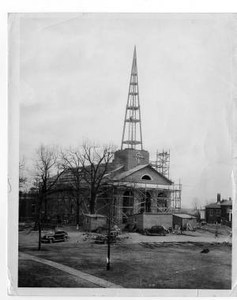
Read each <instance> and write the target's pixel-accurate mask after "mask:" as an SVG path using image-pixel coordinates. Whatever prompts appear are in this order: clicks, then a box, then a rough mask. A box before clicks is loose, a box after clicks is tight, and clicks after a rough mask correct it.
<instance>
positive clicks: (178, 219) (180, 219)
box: [173, 214, 197, 230]
mask: <svg viewBox="0 0 237 300" xmlns="http://www.w3.org/2000/svg"><path fill="white" fill-rule="evenodd" d="M176 226H179V227H180V228H182V229H183V230H187V229H192V228H195V227H196V226H197V218H196V217H194V216H191V215H188V214H174V215H173V227H174V228H175V227H176Z"/></svg>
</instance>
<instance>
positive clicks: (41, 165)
mask: <svg viewBox="0 0 237 300" xmlns="http://www.w3.org/2000/svg"><path fill="white" fill-rule="evenodd" d="M36 154H37V158H36V180H35V185H36V186H37V189H38V210H37V212H38V213H37V217H38V218H37V223H38V229H39V242H38V249H39V250H40V249H41V226H42V210H43V205H44V218H45V219H47V200H48V196H49V195H50V194H51V193H52V191H53V189H54V187H55V185H56V184H57V182H58V179H59V177H60V176H61V175H62V172H59V169H58V167H59V164H58V158H59V156H58V152H57V149H56V148H54V147H48V146H44V145H40V147H39V148H38V149H37V151H36Z"/></svg>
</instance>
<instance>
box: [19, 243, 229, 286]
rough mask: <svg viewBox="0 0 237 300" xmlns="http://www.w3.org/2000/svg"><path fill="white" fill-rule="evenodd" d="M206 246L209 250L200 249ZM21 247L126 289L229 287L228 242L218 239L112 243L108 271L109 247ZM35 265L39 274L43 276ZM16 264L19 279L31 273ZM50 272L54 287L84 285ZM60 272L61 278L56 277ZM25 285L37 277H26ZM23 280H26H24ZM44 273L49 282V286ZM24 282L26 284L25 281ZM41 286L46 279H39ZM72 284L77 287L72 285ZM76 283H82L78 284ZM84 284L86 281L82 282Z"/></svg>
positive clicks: (74, 244) (81, 245)
mask: <svg viewBox="0 0 237 300" xmlns="http://www.w3.org/2000/svg"><path fill="white" fill-rule="evenodd" d="M204 248H208V249H209V250H210V251H209V253H200V252H201V250H203V249H204ZM20 251H23V252H26V253H28V254H31V255H36V256H39V257H42V258H45V259H48V260H52V261H55V262H58V263H61V264H64V265H67V266H69V267H72V268H75V269H78V270H80V271H83V272H87V273H89V274H92V275H95V276H98V277H100V278H103V279H106V280H108V281H111V282H113V283H115V284H118V285H121V286H123V287H125V288H156V289H161V288H162V289H165V288H167V289H177V288H180V289H231V245H230V244H220V243H216V244H215V243H212V244H211V243H209V244H208V243H190V242H187V243H140V244H138V243H136V244H128V243H127V244H126V243H125V244H124V243H119V244H114V245H113V246H112V247H111V270H109V271H107V270H106V256H107V245H99V244H95V243H71V242H66V243H59V244H44V245H43V251H37V250H36V247H28V246H26V247H24V246H21V247H20ZM44 268H45V269H47V268H48V267H46V266H42V265H41V266H40V267H39V268H37V274H38V275H37V276H38V277H39V278H40V277H42V276H44ZM29 271H30V270H27V268H24V266H23V267H22V266H21V265H20V268H19V282H21V280H22V278H24V277H25V274H30V272H29ZM56 273H57V272H54V273H53V276H52V286H55V285H56V286H60V287H67V286H68V285H70V286H71V284H72V285H73V286H75V287H78V286H79V287H81V286H84V285H83V283H77V282H75V281H73V282H70V283H67V284H66V280H63V276H64V277H65V279H66V278H69V275H67V274H65V275H63V274H60V275H57V274H56ZM57 276H59V278H60V280H57V279H55V278H56V277H57ZM28 280H29V286H32V284H33V285H34V282H35V281H36V282H37V279H35V278H34V277H31V276H28ZM25 281H26V280H25ZM50 282H51V280H50V275H48V281H47V286H50ZM24 284H27V283H26V282H24ZM40 284H41V285H40V286H46V285H44V284H45V283H44V282H41V283H40ZM74 284H75V285H74ZM79 284H80V285H79ZM85 287H86V285H85Z"/></svg>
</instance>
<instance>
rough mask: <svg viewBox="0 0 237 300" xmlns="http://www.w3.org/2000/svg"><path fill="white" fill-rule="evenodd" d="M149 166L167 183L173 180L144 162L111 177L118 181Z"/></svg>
mask: <svg viewBox="0 0 237 300" xmlns="http://www.w3.org/2000/svg"><path fill="white" fill-rule="evenodd" d="M147 167H148V168H150V169H151V170H152V171H153V172H155V173H156V174H158V175H159V176H161V177H162V178H163V179H164V180H166V181H167V182H168V183H169V184H172V183H173V182H172V181H171V180H169V179H168V178H167V177H165V176H164V175H162V174H161V173H159V172H158V171H156V169H155V168H153V167H152V166H151V165H150V164H146V165H138V166H136V167H134V168H132V169H130V170H128V171H125V172H122V173H120V174H118V175H116V176H114V177H113V180H115V181H120V180H123V179H125V178H126V177H128V176H130V175H132V174H134V173H136V172H138V171H140V170H142V169H144V168H147Z"/></svg>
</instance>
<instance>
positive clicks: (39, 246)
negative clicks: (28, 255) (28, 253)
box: [38, 213, 41, 250]
mask: <svg viewBox="0 0 237 300" xmlns="http://www.w3.org/2000/svg"><path fill="white" fill-rule="evenodd" d="M40 215H41V213H40ZM38 227H39V228H38V230H39V241H38V250H41V216H39V221H38Z"/></svg>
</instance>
